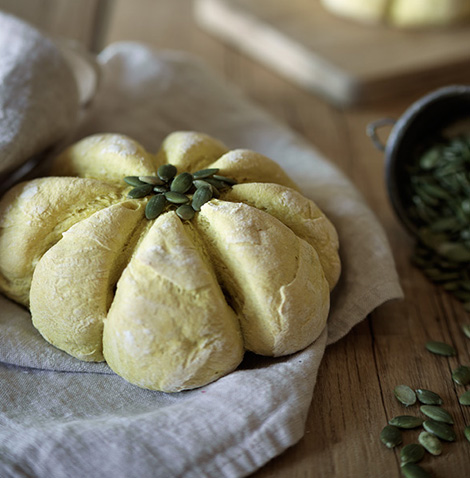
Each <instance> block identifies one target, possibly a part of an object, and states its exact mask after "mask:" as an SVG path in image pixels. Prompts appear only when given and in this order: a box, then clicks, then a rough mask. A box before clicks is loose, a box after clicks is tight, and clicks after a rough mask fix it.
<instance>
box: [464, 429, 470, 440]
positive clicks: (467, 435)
mask: <svg viewBox="0 0 470 478" xmlns="http://www.w3.org/2000/svg"><path fill="white" fill-rule="evenodd" d="M463 433H464V435H465V438H466V439H467V440H468V441H470V426H468V427H465V428H464V431H463Z"/></svg>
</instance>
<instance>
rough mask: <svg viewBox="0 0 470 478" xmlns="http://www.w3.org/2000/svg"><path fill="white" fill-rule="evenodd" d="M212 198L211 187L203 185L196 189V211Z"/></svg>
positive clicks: (194, 199)
mask: <svg viewBox="0 0 470 478" xmlns="http://www.w3.org/2000/svg"><path fill="white" fill-rule="evenodd" d="M211 199H212V188H211V187H210V185H209V187H201V188H198V189H196V192H195V193H194V195H193V201H192V203H191V204H192V206H193V209H194V210H195V211H200V210H201V207H202V206H203V205H204V204H205V203H206V202H207V201H210V200H211Z"/></svg>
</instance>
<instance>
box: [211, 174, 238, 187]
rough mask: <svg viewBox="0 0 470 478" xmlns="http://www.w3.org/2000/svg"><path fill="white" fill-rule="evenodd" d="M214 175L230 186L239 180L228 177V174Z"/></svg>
mask: <svg viewBox="0 0 470 478" xmlns="http://www.w3.org/2000/svg"><path fill="white" fill-rule="evenodd" d="M212 177H213V178H214V179H217V180H218V181H223V182H224V183H227V184H229V185H230V186H234V185H235V184H237V181H236V180H235V179H232V178H227V177H226V176H220V175H218V174H214V176H212Z"/></svg>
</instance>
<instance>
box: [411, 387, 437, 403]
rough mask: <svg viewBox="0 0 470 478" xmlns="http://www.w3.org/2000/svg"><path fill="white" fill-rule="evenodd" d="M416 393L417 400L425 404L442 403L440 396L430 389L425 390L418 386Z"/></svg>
mask: <svg viewBox="0 0 470 478" xmlns="http://www.w3.org/2000/svg"><path fill="white" fill-rule="evenodd" d="M416 395H417V397H418V400H419V401H420V402H421V403H424V404H425V405H442V403H443V400H442V398H441V397H440V396H439V395H438V394H437V393H435V392H432V391H431V390H426V389H424V388H418V389H417V390H416Z"/></svg>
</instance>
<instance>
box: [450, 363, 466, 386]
mask: <svg viewBox="0 0 470 478" xmlns="http://www.w3.org/2000/svg"><path fill="white" fill-rule="evenodd" d="M452 380H453V381H454V382H455V383H456V384H457V385H468V384H469V383H470V367H467V366H465V365H460V366H459V367H457V368H456V369H455V370H453V371H452Z"/></svg>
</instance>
